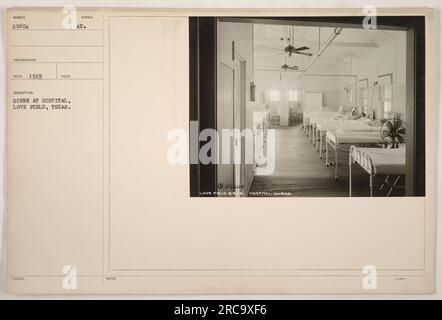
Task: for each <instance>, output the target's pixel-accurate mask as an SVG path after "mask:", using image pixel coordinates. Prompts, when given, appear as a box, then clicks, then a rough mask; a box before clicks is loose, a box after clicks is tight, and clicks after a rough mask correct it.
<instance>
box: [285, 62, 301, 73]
mask: <svg viewBox="0 0 442 320" xmlns="http://www.w3.org/2000/svg"><path fill="white" fill-rule="evenodd" d="M281 68H282V70H284V71H287V70H299V67H298V66H289V65H288V64H287V63H284V64H283V65H282V66H281Z"/></svg>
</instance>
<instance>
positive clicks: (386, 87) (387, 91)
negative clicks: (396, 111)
mask: <svg viewBox="0 0 442 320" xmlns="http://www.w3.org/2000/svg"><path fill="white" fill-rule="evenodd" d="M378 78H379V101H380V103H381V106H382V112H383V117H384V118H387V117H389V116H390V113H391V112H392V111H393V110H392V100H393V86H392V84H393V81H392V80H393V79H392V78H393V75H392V74H388V75H384V76H379V77H378Z"/></svg>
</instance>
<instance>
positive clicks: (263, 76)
mask: <svg viewBox="0 0 442 320" xmlns="http://www.w3.org/2000/svg"><path fill="white" fill-rule="evenodd" d="M300 75H301V74H300V73H298V72H284V71H282V72H273V71H255V83H256V92H257V99H259V98H260V97H261V96H264V101H259V102H261V103H265V104H266V105H268V106H280V107H281V109H282V110H285V109H288V107H289V105H290V102H289V101H288V95H289V93H288V92H289V90H297V91H298V97H299V106H300V111H302V109H303V106H304V93H305V92H323V105H324V107H328V108H330V109H332V110H337V109H338V105H339V91H338V89H339V87H338V84H337V82H336V77H317V76H304V77H300ZM270 90H280V92H281V100H280V101H270V99H269V92H270ZM281 112H283V111H281ZM281 125H284V124H283V123H282V124H281Z"/></svg>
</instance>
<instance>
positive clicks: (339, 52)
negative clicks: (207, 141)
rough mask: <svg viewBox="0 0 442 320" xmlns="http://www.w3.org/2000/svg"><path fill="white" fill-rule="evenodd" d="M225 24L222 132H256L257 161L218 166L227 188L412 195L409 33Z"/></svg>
mask: <svg viewBox="0 0 442 320" xmlns="http://www.w3.org/2000/svg"><path fill="white" fill-rule="evenodd" d="M217 24H218V25H217V75H216V77H217V84H216V86H217V111H216V112H217V120H216V121H217V127H218V130H220V129H225V128H238V129H241V130H243V129H246V128H249V129H252V131H253V136H254V144H253V148H254V154H255V156H256V159H255V161H254V163H244V162H241V163H239V164H238V163H235V164H234V165H223V164H220V165H218V167H217V179H218V183H223V184H225V185H226V184H234V185H241V186H243V192H242V193H241V194H240V195H239V196H249V197H254V196H257V197H263V196H264V197H265V196H281V197H284V196H294V197H391V196H405V195H406V193H405V181H406V172H407V169H406V168H407V167H406V147H407V135H406V132H408V130H410V128H411V125H410V124H407V118H406V116H407V114H409V113H408V112H409V111H408V110H407V90H406V79H407V55H406V53H407V37H406V32H405V31H403V30H388V29H364V28H361V27H358V28H352V27H351V26H350V27H349V26H340V25H308V24H306V25H302V24H301V25H299V24H296V23H290V22H284V23H278V21H276V22H275V21H273V22H271V23H265V22H264V23H260V22H259V21H239V22H237V21H235V20H234V19H231V20H229V19H220V20H218V22H217ZM271 132H273V136H272V135H271V134H270V133H271ZM273 137H274V138H273ZM271 139H274V140H271ZM273 142H274V143H273ZM270 144H272V145H270ZM234 145H238V144H237V143H236V144H234ZM273 145H274V146H273ZM240 146H241V148H242V151H241V152H242V159H244V149H246V146H245V141H244V138H243V140H242V142H241V143H240ZM272 152H273V153H274V168H273V170H271V172H270V173H269V172H266V170H265V168H266V166H267V168H268V163H266V161H269V155H270V153H272ZM233 153H234V150H233ZM261 160H263V161H261Z"/></svg>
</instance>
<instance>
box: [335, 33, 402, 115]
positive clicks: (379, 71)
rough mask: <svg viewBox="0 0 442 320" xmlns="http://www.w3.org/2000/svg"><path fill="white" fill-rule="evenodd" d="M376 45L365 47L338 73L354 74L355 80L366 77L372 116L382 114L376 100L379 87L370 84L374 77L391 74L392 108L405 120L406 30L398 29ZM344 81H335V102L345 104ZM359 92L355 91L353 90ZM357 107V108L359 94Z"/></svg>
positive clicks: (358, 102)
mask: <svg viewBox="0 0 442 320" xmlns="http://www.w3.org/2000/svg"><path fill="white" fill-rule="evenodd" d="M378 44H379V48H375V49H368V50H366V52H364V54H362V55H361V56H359V57H357V58H354V59H352V60H351V61H349V62H348V63H346V64H345V65H343V66H342V68H341V69H340V72H341V73H351V74H355V75H357V77H358V79H368V86H369V89H368V98H369V105H370V100H371V99H372V95H373V93H374V96H373V104H372V107H373V108H372V110H373V111H374V112H375V116H377V117H380V116H381V115H382V110H381V104H380V103H379V98H378V97H379V88H378V87H373V84H374V82H375V81H378V80H379V79H378V76H380V75H384V74H389V73H392V74H393V99H392V111H394V112H398V113H401V114H402V115H403V119H405V113H406V112H405V73H406V32H400V33H399V34H397V35H396V36H395V37H391V38H390V39H389V40H388V41H385V42H382V43H378ZM347 85H348V81H347V82H346V81H344V80H343V79H341V81H339V103H340V104H348V103H347V102H346V101H345V93H344V88H345V87H346V86H347ZM357 94H358V95H359V92H358V93H357ZM356 103H357V106H358V107H360V106H361V104H360V100H359V97H358V98H357V101H356Z"/></svg>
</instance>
